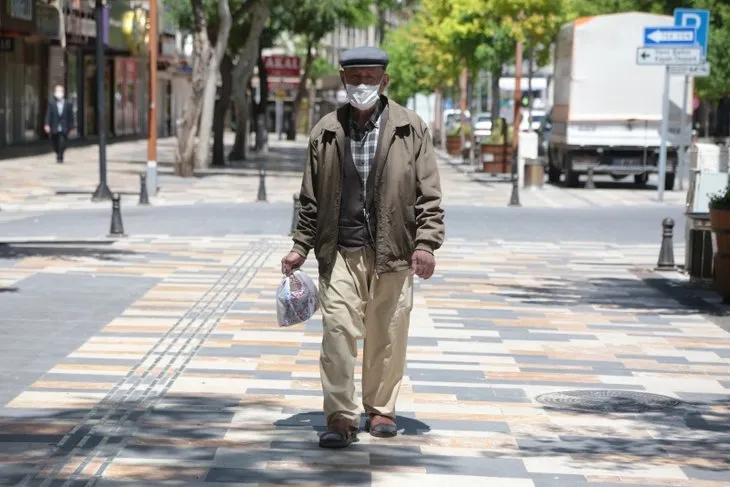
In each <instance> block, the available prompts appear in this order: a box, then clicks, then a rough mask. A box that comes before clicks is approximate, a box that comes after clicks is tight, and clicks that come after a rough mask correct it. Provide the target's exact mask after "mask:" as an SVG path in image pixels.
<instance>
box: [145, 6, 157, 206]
mask: <svg viewBox="0 0 730 487" xmlns="http://www.w3.org/2000/svg"><path fill="white" fill-rule="evenodd" d="M149 2H150V4H149V5H150V20H149V22H150V29H149V44H150V105H149V117H148V118H149V128H148V132H147V193H148V194H151V195H155V194H157V50H158V33H157V22H158V20H159V17H158V14H157V0H149Z"/></svg>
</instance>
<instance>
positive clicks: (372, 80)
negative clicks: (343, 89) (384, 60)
mask: <svg viewBox="0 0 730 487" xmlns="http://www.w3.org/2000/svg"><path fill="white" fill-rule="evenodd" d="M340 78H341V79H342V83H343V84H345V85H355V86H357V85H380V91H381V92H382V91H383V90H384V89H385V88H386V87H387V86H388V82H389V81H390V79H389V78H388V74H387V73H386V72H385V68H383V67H380V66H376V67H372V68H347V69H342V70H340Z"/></svg>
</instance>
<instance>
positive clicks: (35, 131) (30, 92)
mask: <svg viewBox="0 0 730 487" xmlns="http://www.w3.org/2000/svg"><path fill="white" fill-rule="evenodd" d="M24 47H25V49H24V51H25V52H24V54H25V59H24V70H23V71H24V73H23V75H24V76H23V83H22V86H23V91H22V95H21V99H22V102H21V103H22V107H21V112H22V114H23V132H22V134H21V137H22V139H23V140H28V141H30V140H36V139H38V138H39V136H40V107H41V100H40V97H41V93H40V91H41V68H40V53H39V47H38V46H37V45H28V44H26V45H25V46H24Z"/></svg>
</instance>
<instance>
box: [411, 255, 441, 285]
mask: <svg viewBox="0 0 730 487" xmlns="http://www.w3.org/2000/svg"><path fill="white" fill-rule="evenodd" d="M435 268H436V259H435V258H434V257H433V254H431V253H429V252H426V251H425V250H416V251H415V252H413V257H411V275H413V274H415V275H417V276H418V277H420V278H421V279H430V278H431V276H432V275H433V271H434V269H435Z"/></svg>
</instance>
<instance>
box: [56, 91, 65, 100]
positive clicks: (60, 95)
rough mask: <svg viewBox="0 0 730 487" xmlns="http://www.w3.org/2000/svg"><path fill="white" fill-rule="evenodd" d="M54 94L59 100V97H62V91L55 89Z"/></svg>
mask: <svg viewBox="0 0 730 487" xmlns="http://www.w3.org/2000/svg"><path fill="white" fill-rule="evenodd" d="M55 95H56V98H58V99H59V100H60V99H61V98H63V91H57V92H56V93H55Z"/></svg>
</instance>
